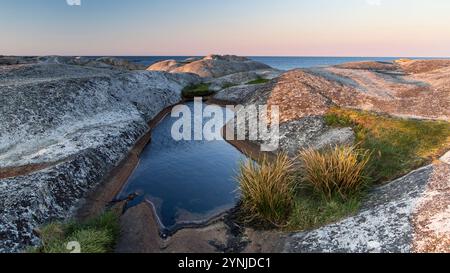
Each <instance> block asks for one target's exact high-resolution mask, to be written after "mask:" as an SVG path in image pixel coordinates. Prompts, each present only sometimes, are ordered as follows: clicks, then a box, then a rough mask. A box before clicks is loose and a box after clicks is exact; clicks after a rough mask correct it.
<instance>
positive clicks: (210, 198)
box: [120, 103, 245, 229]
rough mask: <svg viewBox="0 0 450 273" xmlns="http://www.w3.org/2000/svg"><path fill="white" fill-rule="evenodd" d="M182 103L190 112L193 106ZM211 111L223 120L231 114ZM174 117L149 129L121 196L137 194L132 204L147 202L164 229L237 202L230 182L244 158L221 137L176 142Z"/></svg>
mask: <svg viewBox="0 0 450 273" xmlns="http://www.w3.org/2000/svg"><path fill="white" fill-rule="evenodd" d="M187 105H188V106H189V107H190V108H191V110H192V111H191V112H192V114H194V111H193V103H188V104H187ZM214 107H217V109H221V110H222V111H223V113H224V114H223V116H224V117H225V116H228V117H230V116H232V115H225V111H229V110H226V109H225V108H222V107H219V106H214ZM178 119H179V118H172V117H170V115H169V116H167V117H166V118H165V119H164V120H163V121H162V122H161V123H160V124H159V125H158V126H157V127H156V128H155V129H154V130H153V133H152V142H151V143H150V144H149V145H148V146H147V148H146V149H145V151H144V152H143V153H142V155H141V161H140V164H139V166H138V167H137V169H136V170H135V172H134V173H133V175H132V176H131V178H130V180H129V182H128V184H127V185H126V187H125V188H124V189H123V191H122V193H121V195H120V197H126V196H127V195H128V194H131V193H134V192H139V193H141V197H140V198H138V199H136V200H135V201H134V204H136V203H138V202H141V201H142V200H143V199H146V200H149V201H151V202H152V204H153V205H154V207H155V209H156V212H157V214H158V217H159V220H160V221H161V223H162V225H164V227H165V228H167V229H170V228H173V227H175V226H180V225H181V226H182V225H183V224H188V223H193V222H202V221H205V220H208V219H209V218H211V217H212V216H215V215H217V214H219V213H222V212H224V211H226V210H228V209H231V208H233V207H234V206H235V205H236V203H237V201H238V193H237V186H238V185H237V182H236V181H235V179H234V178H235V176H236V171H237V168H238V164H239V162H240V161H242V160H244V159H245V157H244V156H243V155H242V154H241V153H240V152H239V151H238V150H237V149H235V148H234V147H233V146H231V145H230V144H228V143H227V142H226V141H225V140H223V139H220V140H215V141H205V140H204V141H178V142H177V141H175V140H174V139H173V138H172V137H171V129H172V124H173V123H174V122H175V121H177V120H178ZM193 120H194V118H192V122H193ZM197 120H199V119H198V117H197ZM208 120H209V119H207V118H205V119H204V120H203V123H204V124H205V123H206V122H208ZM224 124H225V122H224ZM191 127H192V129H193V128H194V126H193V125H192V126H191ZM218 130H220V128H218ZM131 205H133V204H131Z"/></svg>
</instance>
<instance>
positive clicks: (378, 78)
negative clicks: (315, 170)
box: [214, 60, 450, 153]
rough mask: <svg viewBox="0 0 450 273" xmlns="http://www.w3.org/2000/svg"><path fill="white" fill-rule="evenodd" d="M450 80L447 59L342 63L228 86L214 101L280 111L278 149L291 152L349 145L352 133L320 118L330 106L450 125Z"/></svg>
mask: <svg viewBox="0 0 450 273" xmlns="http://www.w3.org/2000/svg"><path fill="white" fill-rule="evenodd" d="M449 79H450V62H449V61H446V60H441V61H439V60H431V61H427V60H421V61H411V60H402V61H397V62H394V63H384V62H358V63H346V64H342V65H337V66H331V67H319V68H309V69H295V70H291V71H287V72H285V73H282V74H281V75H280V76H278V77H274V78H272V80H271V81H269V82H267V83H264V84H257V85H238V86H232V87H228V88H225V89H223V90H221V91H219V92H218V93H217V94H216V95H215V96H214V99H216V100H220V101H224V102H229V103H233V104H244V105H250V104H257V105H269V106H278V107H279V109H280V124H281V127H280V133H281V134H280V135H281V139H280V143H281V149H282V150H285V151H287V152H289V153H293V152H295V150H296V149H300V148H303V147H323V146H324V145H328V144H342V143H349V142H351V141H352V139H353V137H352V134H350V131H351V129H350V128H344V129H339V131H336V130H337V129H331V128H328V127H327V126H326V125H325V122H324V121H323V116H324V115H325V114H326V113H327V112H328V111H329V110H330V109H331V108H333V107H343V108H351V109H360V110H369V111H375V112H378V113H387V114H390V115H393V116H399V117H409V118H420V119H440V120H449V118H450V108H449V107H448V105H449V104H450V88H449V86H450V80H449ZM294 140H296V141H294Z"/></svg>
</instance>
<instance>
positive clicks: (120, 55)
mask: <svg viewBox="0 0 450 273" xmlns="http://www.w3.org/2000/svg"><path fill="white" fill-rule="evenodd" d="M208 55H211V54H206V55H196V54H195V55H189V54H186V55H179V54H176V55H159V54H158V55H135V54H132V55H126V54H119V55H111V54H105V55H103V54H87V55H80V54H29V55H28V54H27V55H25V54H20V55H14V54H10V55H3V54H0V56H5V57H8V56H17V57H45V56H60V57H205V56H208ZM213 55H232V56H233V55H234V56H242V57H265V58H270V57H274V58H277V57H278V58H445V59H448V58H450V56H380V55H378V56H361V55H335V56H332V55H245V54H243V55H240V54H215V53H213Z"/></svg>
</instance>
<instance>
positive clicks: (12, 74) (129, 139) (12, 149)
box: [0, 63, 199, 252]
mask: <svg viewBox="0 0 450 273" xmlns="http://www.w3.org/2000/svg"><path fill="white" fill-rule="evenodd" d="M198 81H199V78H198V77H196V76H193V75H189V74H185V75H181V74H169V73H163V72H150V71H137V72H129V71H126V70H117V69H98V68H92V67H88V66H76V65H66V64H54V63H36V64H29V65H10V66H0V105H1V106H0V124H2V126H1V127H0V170H2V169H10V170H13V172H12V173H14V170H15V169H21V168H25V170H26V168H27V167H28V166H30V165H34V166H37V168H35V171H34V172H22V174H21V175H20V176H16V177H11V176H8V172H1V171H0V174H1V175H2V176H0V238H1V240H0V252H5V251H8V252H10V251H18V250H20V249H23V247H24V246H27V245H30V244H34V243H36V242H37V241H38V240H37V237H36V235H35V234H34V233H33V229H34V228H36V227H38V226H39V225H41V224H43V223H45V222H47V221H49V220H54V219H65V218H66V217H68V216H70V215H71V213H72V212H73V210H74V209H75V208H76V207H77V205H78V204H79V201H80V199H82V198H83V197H84V195H85V193H86V192H87V191H89V190H90V189H92V188H93V187H95V186H96V185H98V184H99V183H100V182H101V181H102V180H103V179H104V178H105V177H106V175H107V174H108V172H109V171H110V170H111V169H112V168H113V167H114V166H116V165H117V164H118V163H119V162H120V161H121V160H122V159H123V158H124V157H125V156H126V154H127V153H128V151H129V150H130V149H131V148H132V147H133V146H134V144H135V143H136V142H137V140H139V138H140V137H141V136H142V135H143V134H144V133H146V132H147V131H148V125H147V122H149V121H150V120H151V119H152V118H154V117H155V116H156V115H157V114H158V113H159V112H160V111H161V110H163V109H164V108H166V107H168V106H170V105H173V104H176V103H178V102H179V101H180V100H181V95H180V94H181V90H182V89H183V88H184V87H185V86H186V85H188V84H192V83H196V82H198ZM39 166H41V167H40V168H39Z"/></svg>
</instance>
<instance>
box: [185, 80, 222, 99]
mask: <svg viewBox="0 0 450 273" xmlns="http://www.w3.org/2000/svg"><path fill="white" fill-rule="evenodd" d="M209 87H210V84H208V83H201V84H195V85H189V86H187V87H185V88H184V89H183V91H182V95H183V97H185V98H189V99H192V98H194V97H206V96H210V95H212V94H214V91H211V90H209Z"/></svg>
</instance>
